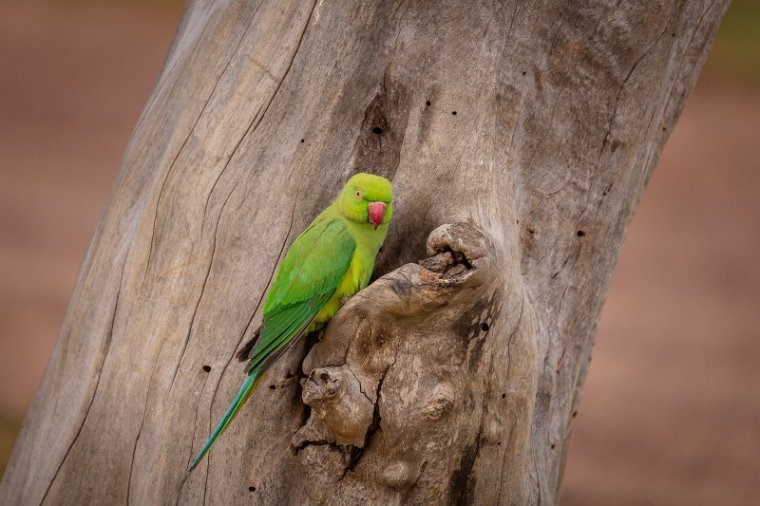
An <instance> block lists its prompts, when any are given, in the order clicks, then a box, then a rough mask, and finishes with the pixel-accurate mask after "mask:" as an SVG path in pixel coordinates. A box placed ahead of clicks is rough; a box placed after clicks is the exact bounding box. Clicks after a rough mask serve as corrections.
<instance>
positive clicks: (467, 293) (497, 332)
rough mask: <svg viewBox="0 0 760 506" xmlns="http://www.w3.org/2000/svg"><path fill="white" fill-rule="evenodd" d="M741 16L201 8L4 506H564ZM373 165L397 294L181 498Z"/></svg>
mask: <svg viewBox="0 0 760 506" xmlns="http://www.w3.org/2000/svg"><path fill="white" fill-rule="evenodd" d="M727 3H728V2H727V1H726V0H718V1H708V0H689V1H675V0H662V1H649V2H623V3H619V4H618V5H608V4H606V3H603V2H596V1H591V2H589V1H586V0H583V1H581V0H577V1H567V2H565V1H563V2H530V3H528V2H487V1H476V2H465V1H450V2H390V1H389V2H377V3H375V2H358V1H357V2H348V1H346V2H341V1H331V2H324V1H319V2H313V3H307V2H284V1H261V2H246V1H230V0H227V1H219V2H210V1H200V0H199V1H193V2H191V3H190V4H189V5H188V6H187V8H186V11H185V14H184V16H183V19H182V22H181V24H180V27H179V30H178V33H177V36H176V38H175V41H174V44H173V46H172V49H171V50H170V53H169V55H168V57H167V60H166V63H165V66H164V69H163V71H162V73H161V75H160V77H159V79H158V82H157V84H156V88H155V90H154V92H153V94H152V96H151V99H150V101H149V103H148V104H147V106H146V109H145V111H144V113H143V115H142V117H141V119H140V121H139V123H138V125H137V128H136V130H135V133H134V135H133V138H132V139H131V142H130V144H129V147H128V149H127V152H126V154H125V157H124V160H123V164H122V168H121V170H120V173H119V176H118V178H117V181H116V183H115V185H114V189H113V192H112V194H111V197H110V199H109V202H108V204H107V206H106V209H105V211H104V213H103V215H102V218H101V221H100V223H99V225H98V227H97V230H96V233H95V237H94V239H93V241H92V244H91V246H90V249H89V251H88V253H87V256H86V258H85V262H84V265H83V267H82V272H81V274H80V278H79V281H78V284H77V287H76V290H75V293H74V295H73V297H72V302H71V304H70V307H69V310H68V313H67V316H66V320H65V322H64V325H63V329H62V331H61V335H60V338H59V340H58V343H57V345H56V348H55V351H54V353H53V356H52V358H51V360H50V364H49V365H48V368H47V371H46V373H45V377H44V379H43V382H42V385H41V386H40V390H39V392H38V395H37V398H36V400H35V401H34V404H33V406H32V408H31V409H30V411H29V413H28V415H27V418H26V421H25V423H24V427H23V429H22V432H21V435H20V437H19V440H18V443H17V445H16V448H15V451H14V453H13V456H12V459H11V462H10V464H9V467H8V470H7V472H6V475H5V477H4V479H3V482H2V485H1V488H0V502H1V503H3V504H39V503H45V504H106V503H107V504H114V503H117V504H118V503H124V502H126V503H127V504H130V503H132V504H166V503H180V504H199V503H201V502H203V503H210V504H239V503H255V504H359V503H366V504H394V503H395V504H538V503H542V504H552V503H555V502H556V499H557V493H558V489H559V486H560V482H561V476H562V467H563V463H564V461H565V456H566V454H567V450H568V447H567V445H568V440H569V436H570V432H571V429H572V423H573V419H574V417H575V415H576V412H577V409H578V408H577V406H578V402H579V399H580V390H581V387H582V384H583V380H584V378H585V374H586V370H587V368H588V364H589V360H590V356H591V348H592V345H593V339H594V331H595V325H596V321H597V318H598V315H599V311H600V308H601V305H602V302H603V299H604V295H605V292H606V289H607V286H608V284H609V280H610V275H611V272H612V268H613V266H614V263H615V259H616V255H617V251H618V249H619V247H620V244H621V242H622V240H623V236H624V232H625V228H626V226H627V224H628V222H629V220H630V217H631V214H632V212H633V209H634V207H635V205H636V203H637V201H638V199H639V197H640V195H641V192H642V191H643V188H644V186H645V184H646V181H647V180H648V178H649V176H650V174H651V171H652V168H653V167H654V164H655V162H656V160H657V157H658V155H659V153H660V150H661V148H662V145H663V143H664V141H665V139H666V138H667V135H668V133H669V132H670V130H671V129H672V127H673V125H674V122H675V121H676V119H677V117H678V115H679V113H680V111H681V108H682V107H683V105H684V101H685V100H686V96H687V95H688V93H689V92H690V91H691V89H692V87H693V85H694V82H695V80H696V76H697V74H698V71H699V68H700V67H701V64H702V63H703V60H704V58H705V55H706V52H707V48H708V46H709V44H710V42H711V40H712V38H713V36H714V34H715V31H716V30H717V26H718V23H719V20H720V17H721V16H722V14H723V11H724V10H725V8H726V5H727ZM114 99H117V98H116V97H114ZM360 169H361V170H368V171H371V172H375V173H378V174H382V175H385V176H386V177H388V178H391V179H392V180H393V183H394V187H395V190H396V196H395V200H394V205H395V210H394V221H393V223H392V225H391V230H390V233H389V236H388V239H387V241H386V244H385V246H384V249H383V250H382V252H381V254H380V256H379V258H378V268H377V271H378V274H385V275H384V276H382V277H380V278H379V279H378V280H377V281H376V282H375V283H374V284H372V285H371V286H370V287H368V288H367V289H366V290H365V291H363V292H362V293H360V294H359V295H357V296H356V297H354V298H353V299H351V300H350V301H349V302H348V303H347V305H346V306H345V307H344V308H343V309H342V310H341V312H340V313H339V314H338V315H337V316H336V317H335V319H334V321H333V322H332V323H331V324H330V326H329V327H328V329H327V331H326V332H325V335H324V337H323V339H322V340H321V341H319V342H316V344H314V339H313V338H312V339H311V340H310V342H308V343H302V344H301V345H299V346H296V347H294V348H293V349H292V350H291V351H290V352H289V353H288V354H287V355H285V356H284V357H283V359H281V360H280V361H279V362H278V363H277V365H276V366H275V367H274V368H273V370H272V371H271V372H270V374H269V375H268V377H267V380H266V381H265V382H263V384H262V386H261V388H260V389H259V390H258V391H257V392H256V393H255V395H254V396H253V398H252V399H251V401H250V402H249V405H248V406H247V407H246V408H245V409H244V410H243V412H242V413H241V414H240V416H239V417H238V418H237V420H236V421H235V423H233V425H232V426H231V427H230V429H229V430H228V432H227V433H226V434H225V435H224V436H223V437H222V438H221V439H220V441H219V442H218V444H217V445H216V446H215V448H214V449H212V451H211V453H210V455H209V458H208V459H206V460H205V461H204V462H203V463H202V464H201V465H200V466H199V468H198V469H197V470H196V471H195V473H194V474H193V475H192V477H191V478H190V480H189V481H188V482H187V484H186V485H185V486H184V487H183V488H182V489H181V490H178V488H177V485H178V482H179V480H180V478H181V476H182V474H183V472H184V469H185V467H186V466H187V464H188V462H189V461H190V459H191V458H192V456H193V454H194V453H195V452H196V451H197V450H198V449H199V448H200V446H201V445H202V443H203V441H204V440H205V439H206V437H207V436H208V434H209V432H210V430H211V429H212V428H213V425H214V424H215V423H216V422H217V420H219V418H220V417H221V415H222V413H223V412H224V410H225V409H226V407H227V405H228V403H229V402H230V400H231V399H232V397H233V395H234V392H235V391H236V389H237V388H238V386H239V384H240V383H241V382H242V380H243V372H242V371H243V366H242V364H239V363H238V362H236V361H234V360H233V357H234V355H235V352H236V350H237V349H239V348H240V347H241V346H242V345H243V343H244V342H245V341H246V340H247V339H248V338H250V337H251V336H252V335H254V333H255V330H256V328H257V326H258V324H259V322H260V305H261V301H262V296H263V294H264V293H265V292H266V289H267V287H268V285H269V283H270V281H271V277H272V274H273V272H274V269H275V267H276V265H277V263H278V261H279V260H281V259H282V255H283V253H284V251H286V248H287V247H288V245H289V244H290V242H292V240H293V239H294V238H295V237H296V235H297V234H298V233H299V232H300V231H301V230H302V229H303V228H304V227H305V225H306V224H308V222H309V221H310V220H311V219H312V217H313V216H314V215H315V214H316V213H317V212H318V211H319V210H320V209H321V208H323V207H324V206H326V205H327V204H328V203H329V202H330V201H331V200H332V199H333V198H334V196H335V195H336V193H337V191H338V190H339V188H340V187H341V186H342V183H343V182H344V181H345V180H346V179H347V178H348V177H349V176H350V175H351V174H352V173H354V172H355V171H357V170H360ZM425 257H427V259H426V260H423V261H422V262H421V263H420V264H417V263H415V262H416V261H418V260H420V259H421V258H425ZM312 344H313V346H311V345H312ZM307 353H308V355H307ZM304 357H305V358H304Z"/></svg>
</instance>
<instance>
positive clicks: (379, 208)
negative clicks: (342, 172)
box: [340, 172, 393, 228]
mask: <svg viewBox="0 0 760 506" xmlns="http://www.w3.org/2000/svg"><path fill="white" fill-rule="evenodd" d="M391 197H393V188H392V187H391V182H390V181H388V180H387V179H385V178H384V177H381V176H375V175H372V174H365V173H363V172H362V173H359V174H355V175H354V176H352V177H351V179H349V180H348V182H347V183H346V186H345V187H344V188H343V191H342V192H341V194H340V210H341V213H342V214H343V216H345V217H346V218H348V219H349V220H351V221H354V222H356V223H366V224H368V225H371V226H372V227H374V228H378V227H380V226H387V225H388V223H389V222H390V221H391V215H392V214H393V211H392V208H391Z"/></svg>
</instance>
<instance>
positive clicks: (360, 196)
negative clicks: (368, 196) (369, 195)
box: [356, 190, 362, 200]
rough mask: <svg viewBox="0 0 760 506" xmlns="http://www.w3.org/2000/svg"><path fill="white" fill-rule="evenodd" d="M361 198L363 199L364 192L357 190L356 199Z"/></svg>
mask: <svg viewBox="0 0 760 506" xmlns="http://www.w3.org/2000/svg"><path fill="white" fill-rule="evenodd" d="M361 199H362V192H360V191H359V190H356V200H361Z"/></svg>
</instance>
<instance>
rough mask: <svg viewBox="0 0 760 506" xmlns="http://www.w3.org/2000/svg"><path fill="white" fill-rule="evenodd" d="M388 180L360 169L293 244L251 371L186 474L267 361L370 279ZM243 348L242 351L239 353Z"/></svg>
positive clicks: (387, 216) (246, 353)
mask: <svg viewBox="0 0 760 506" xmlns="http://www.w3.org/2000/svg"><path fill="white" fill-rule="evenodd" d="M392 197H393V189H392V187H391V183H390V181H388V180H387V179H385V178H384V177H380V176H375V175H371V174H364V173H360V174H356V175H354V176H353V177H351V178H350V179H349V180H348V182H347V183H346V185H345V186H344V187H343V190H342V191H341V193H340V195H339V196H338V198H337V199H336V200H335V201H334V202H333V203H332V204H330V205H329V206H328V207H327V208H326V209H325V210H324V211H322V212H321V213H320V214H319V215H318V216H317V217H316V218H314V221H312V222H311V224H310V225H309V226H308V227H307V228H306V230H304V231H303V232H302V233H301V235H299V236H298V237H297V238H296V240H295V241H294V242H293V244H292V245H291V246H290V249H289V250H288V252H287V254H286V255H285V258H284V259H283V261H282V263H281V264H280V266H279V268H278V269H277V273H276V275H275V277H274V282H273V283H272V286H271V288H270V289H269V292H268V293H267V297H266V300H265V302H264V307H263V311H262V312H263V318H262V323H261V327H260V328H259V331H258V340H256V341H255V342H254V341H252V342H251V343H249V344H248V345H246V347H245V348H244V349H243V350H241V354H243V357H242V358H243V359H244V360H248V366H247V367H246V372H247V373H248V377H247V378H246V380H245V382H243V385H242V386H241V387H240V390H239V391H238V393H237V395H236V396H235V398H234V399H233V401H232V404H231V405H230V407H229V408H228V409H227V412H226V413H225V414H224V416H223V417H222V419H221V421H220V422H219V424H218V425H217V426H216V428H215V429H214V431H213V432H212V433H211V436H209V438H208V440H207V441H206V443H205V444H204V445H203V448H201V450H200V452H198V455H197V456H196V457H195V458H194V459H193V461H192V463H191V464H190V466H189V467H188V469H187V472H186V473H185V476H184V477H183V478H182V483H184V482H185V480H187V478H188V476H190V473H191V472H192V470H193V469H195V467H196V466H197V465H198V463H199V462H200V461H201V459H202V458H203V456H204V455H206V453H207V452H208V451H209V449H210V448H211V446H212V445H213V444H214V442H216V440H217V439H218V438H219V436H221V435H222V433H223V432H224V431H225V430H226V429H227V427H228V426H229V424H230V423H231V422H232V420H233V419H234V418H235V416H236V415H237V414H238V413H239V412H240V408H242V407H243V405H244V404H245V402H246V401H247V400H248V399H249V398H250V397H251V395H252V394H253V392H254V390H255V389H256V386H257V385H258V383H259V381H261V379H262V378H263V376H264V374H265V373H266V371H267V370H268V369H269V367H270V366H271V365H272V364H273V363H274V362H275V361H276V360H277V358H278V357H280V356H281V355H282V354H283V353H284V352H285V351H286V350H287V349H288V348H289V347H290V346H292V345H293V344H294V343H296V342H297V341H298V339H299V338H300V337H301V336H303V335H304V334H306V333H307V332H310V331H312V330H317V329H319V328H321V327H323V326H324V325H325V324H326V323H327V322H328V321H329V320H330V319H331V318H332V317H333V315H334V314H335V313H336V312H337V311H338V309H340V307H341V306H342V305H343V301H344V300H346V299H347V298H348V297H351V296H352V295H354V294H355V293H356V292H358V291H359V290H361V289H362V288H364V287H366V286H367V284H368V283H369V279H370V276H371V275H372V270H373V269H374V266H375V256H376V255H377V252H378V250H379V249H380V246H382V244H383V241H384V240H385V236H386V234H387V233H388V224H389V222H390V220H391V216H392V215H393V210H392V207H391V199H392ZM239 356H240V355H239Z"/></svg>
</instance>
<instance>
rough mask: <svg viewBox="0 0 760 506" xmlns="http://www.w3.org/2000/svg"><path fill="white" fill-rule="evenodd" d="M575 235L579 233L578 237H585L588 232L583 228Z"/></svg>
mask: <svg viewBox="0 0 760 506" xmlns="http://www.w3.org/2000/svg"><path fill="white" fill-rule="evenodd" d="M575 235H577V236H578V237H583V236H584V235H586V232H584V231H583V230H578V231H577V232H576V233H575Z"/></svg>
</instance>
